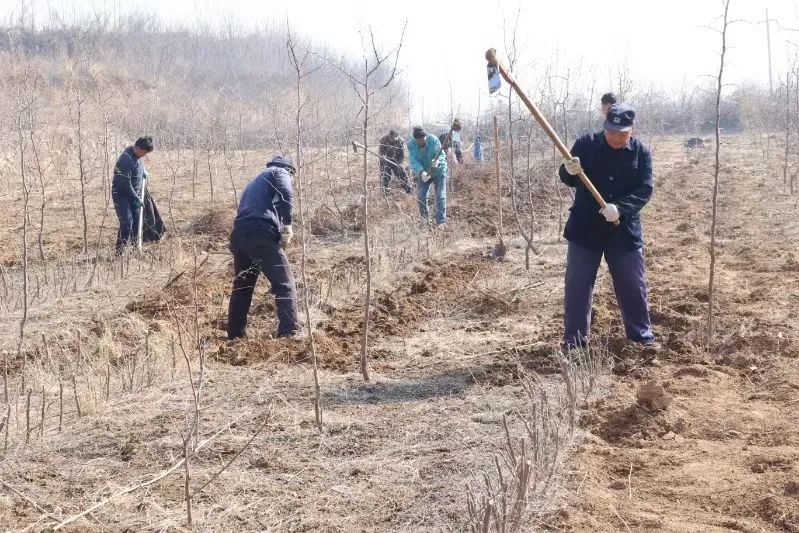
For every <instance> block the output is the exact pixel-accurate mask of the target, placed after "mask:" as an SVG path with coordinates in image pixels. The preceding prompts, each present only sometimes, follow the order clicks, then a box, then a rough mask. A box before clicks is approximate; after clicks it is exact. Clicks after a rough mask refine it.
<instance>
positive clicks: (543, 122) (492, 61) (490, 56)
mask: <svg viewBox="0 0 799 533" xmlns="http://www.w3.org/2000/svg"><path fill="white" fill-rule="evenodd" d="M486 61H488V65H489V66H492V67H493V66H496V67H498V68H499V72H500V74H502V77H503V78H505V81H507V82H508V85H510V86H511V87H512V88H513V90H514V91H516V94H517V95H519V98H521V100H522V102H524V105H526V106H527V109H528V110H530V113H531V114H532V115H533V118H535V120H536V122H538V124H539V125H540V126H541V128H542V129H543V130H544V131H545V132H546V134H547V135H548V136H549V138H550V139H552V142H553V143H555V147H556V148H557V149H558V151H559V152H560V155H561V156H563V157H564V158H567V159H571V158H572V155H571V152H569V149H568V148H566V145H565V144H563V141H561V140H560V137H558V134H557V133H555V130H554V129H552V126H551V125H550V124H549V121H548V120H547V119H546V117H545V116H544V115H543V114H542V113H541V111H539V110H538V107H537V106H536V105H535V104H534V103H533V102H532V101H531V100H530V99H529V98H528V97H527V95H526V94H525V93H524V91H523V90H522V88H521V87H519V84H518V83H516V80H514V79H513V76H511V75H510V73H509V72H508V71H507V70H506V69H505V67H504V66H503V65H502V63H500V62H499V61H497V50H496V48H490V49H489V50H488V51H486ZM578 176H579V178H580V181H581V182H582V183H583V185H584V186H585V188H586V189H588V192H590V193H591V196H593V197H594V200H596V202H597V203H598V204H599V207H601V208H602V209H604V208H605V207H607V205H608V204H607V202H605V199H604V198H602V195H601V194H599V191H598V190H597V189H596V187H594V184H593V183H591V180H590V179H589V178H588V176H587V175H586V173H585V172H583V171H582V170H580V173H579V174H578ZM612 224H613V225H614V226H618V225H619V221H618V220H617V221H615V222H613V223H612Z"/></svg>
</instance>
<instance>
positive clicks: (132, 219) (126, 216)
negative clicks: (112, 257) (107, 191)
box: [111, 191, 140, 255]
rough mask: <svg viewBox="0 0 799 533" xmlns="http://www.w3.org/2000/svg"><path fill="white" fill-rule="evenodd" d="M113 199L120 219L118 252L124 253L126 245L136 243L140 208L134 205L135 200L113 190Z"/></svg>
mask: <svg viewBox="0 0 799 533" xmlns="http://www.w3.org/2000/svg"><path fill="white" fill-rule="evenodd" d="M111 200H112V201H113V202H114V210H115V211H116V212H117V218H118V219H119V230H118V231H117V243H116V247H115V249H116V253H117V255H119V254H121V253H122V250H123V248H124V247H125V246H128V245H133V244H135V243H136V238H137V235H138V229H139V213H140V209H137V208H135V207H133V202H132V201H131V200H130V199H128V198H126V197H124V196H122V195H120V194H116V193H115V192H114V191H112V192H111Z"/></svg>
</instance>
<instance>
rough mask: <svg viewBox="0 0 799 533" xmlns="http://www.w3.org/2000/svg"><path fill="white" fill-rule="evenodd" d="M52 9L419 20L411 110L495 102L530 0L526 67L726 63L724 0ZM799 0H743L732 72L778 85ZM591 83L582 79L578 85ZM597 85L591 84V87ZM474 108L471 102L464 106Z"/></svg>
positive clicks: (242, 0) (329, 33)
mask: <svg viewBox="0 0 799 533" xmlns="http://www.w3.org/2000/svg"><path fill="white" fill-rule="evenodd" d="M25 3H26V4H27V5H32V6H33V9H34V10H36V11H37V12H38V13H40V14H42V15H44V14H45V13H46V12H47V9H48V6H49V7H51V8H54V9H56V10H58V11H60V12H66V13H69V12H82V11H85V10H99V11H102V10H108V9H117V10H130V9H142V10H145V11H147V12H153V13H157V14H158V15H159V16H160V17H161V18H163V19H164V20H165V21H168V22H177V23H181V24H191V22H192V21H193V20H197V19H204V20H221V19H224V18H232V19H234V20H236V21H238V22H239V23H240V24H241V25H242V26H244V27H247V26H257V25H259V24H264V23H269V22H279V23H283V22H285V21H286V20H288V21H289V22H290V24H291V25H292V26H293V27H294V28H295V29H296V30H297V31H299V32H301V33H304V34H306V35H308V36H310V37H311V38H312V39H313V40H314V41H316V42H319V43H323V42H324V43H326V44H328V45H330V46H332V47H334V48H336V49H338V50H341V51H342V52H345V53H351V54H359V53H360V51H361V38H360V31H362V30H363V29H365V28H366V27H367V26H371V27H372V28H373V30H374V31H375V33H376V34H377V36H378V38H379V39H380V41H381V42H382V43H384V44H385V45H386V46H390V45H393V44H396V42H397V40H398V38H399V35H400V31H401V29H402V25H403V23H404V21H405V20H407V21H408V28H407V32H406V36H405V45H404V47H403V50H402V55H401V61H400V63H401V65H402V68H403V76H404V77H405V80H406V81H407V83H408V86H409V87H410V90H411V104H412V107H411V115H412V117H411V119H412V121H417V120H419V119H421V118H422V115H423V114H424V115H425V116H424V118H427V119H429V118H435V115H436V114H438V113H444V112H448V111H449V109H450V99H451V96H452V100H453V101H454V102H455V111H458V110H459V109H458V108H459V107H460V108H461V109H460V111H461V112H464V114H465V113H468V112H473V111H475V109H473V108H475V107H476V103H477V99H478V93H482V96H481V102H482V105H483V106H485V105H487V104H486V102H487V101H488V96H487V94H488V93H487V90H486V88H485V60H484V59H483V54H484V52H485V50H486V49H487V48H489V47H496V48H497V49H499V50H500V52H501V56H504V44H503V28H507V29H508V31H510V30H512V28H513V26H514V25H515V20H516V16H517V11H518V8H519V5H521V6H522V7H521V15H520V18H519V23H518V33H517V39H518V44H519V48H520V57H519V63H518V65H517V67H516V69H515V72H516V73H517V77H518V78H519V79H520V80H522V81H523V82H524V81H525V80H532V79H535V78H536V77H540V75H541V73H542V72H543V71H544V69H545V68H546V66H547V65H554V64H555V63H557V65H558V70H559V72H560V73H564V72H565V71H566V68H567V67H568V68H569V69H570V70H569V74H570V76H571V77H572V78H573V79H574V80H575V84H579V85H582V84H585V83H587V82H586V80H587V79H594V80H596V89H595V91H598V92H600V93H601V92H604V91H605V90H609V89H612V88H613V84H612V82H611V77H612V75H613V73H614V72H615V71H617V70H618V69H619V68H620V67H622V66H624V65H626V67H627V69H628V71H629V73H630V76H631V77H632V78H633V81H634V84H635V85H634V86H635V87H636V88H639V89H640V88H644V87H647V86H649V85H651V84H657V85H658V86H662V87H666V88H678V87H680V85H681V84H685V85H687V86H694V85H697V84H704V83H706V82H707V78H706V76H707V75H711V74H715V73H717V71H718V54H719V51H720V36H719V35H718V34H717V33H715V32H713V31H712V30H710V29H708V27H709V26H716V27H719V22H720V21H719V17H720V15H721V9H722V4H721V1H720V0H660V1H653V0H639V1H638V2H603V1H598V0H547V1H541V0H528V1H522V2H519V1H518V0H508V1H504V2H497V1H486V2H469V1H459V2H455V1H448V0H393V1H381V0H225V1H221V0H166V1H165V0H124V1H119V0H111V1H107V2H104V1H100V0H49V1H48V0H26V1H25ZM798 4H799V0H762V1H756V0H732V3H731V8H730V19H735V20H739V21H741V22H738V23H736V24H734V25H733V26H732V27H731V29H730V32H729V36H728V42H729V46H730V50H729V55H728V60H729V67H728V71H727V81H728V82H729V83H732V84H734V83H740V82H741V81H744V80H746V81H753V82H756V83H760V84H762V85H763V86H767V85H768V61H767V39H766V25H765V24H764V23H763V22H762V21H763V20H764V19H765V18H766V8H768V10H769V18H771V19H775V20H774V22H772V24H771V45H772V58H773V67H774V84H775V86H776V85H777V84H778V83H779V80H780V79H782V75H783V73H784V72H785V69H786V64H787V61H788V57H790V56H793V55H794V53H795V51H796V50H797V46H796V45H795V44H793V43H799V31H794V30H792V29H791V28H795V29H799V5H798ZM19 6H20V0H0V16H3V17H7V16H8V15H9V13H11V12H12V11H15V10H18V9H19ZM581 88H582V87H575V90H577V91H579V90H580V89H581ZM586 90H587V88H586ZM464 108H468V109H464Z"/></svg>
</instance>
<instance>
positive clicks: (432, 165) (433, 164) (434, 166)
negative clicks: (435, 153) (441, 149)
mask: <svg viewBox="0 0 799 533" xmlns="http://www.w3.org/2000/svg"><path fill="white" fill-rule="evenodd" d="M440 161H441V160H440V159H439V158H436V160H435V161H433V162H432V163H431V164H430V168H438V164H439V162H440Z"/></svg>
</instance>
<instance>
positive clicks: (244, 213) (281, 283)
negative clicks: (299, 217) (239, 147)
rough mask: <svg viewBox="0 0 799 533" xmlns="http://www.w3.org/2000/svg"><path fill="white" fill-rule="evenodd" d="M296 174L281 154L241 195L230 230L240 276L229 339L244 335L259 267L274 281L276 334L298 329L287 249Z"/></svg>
mask: <svg viewBox="0 0 799 533" xmlns="http://www.w3.org/2000/svg"><path fill="white" fill-rule="evenodd" d="M293 174H294V162H293V161H292V160H291V158H289V157H284V156H276V157H274V158H273V159H272V161H270V162H269V163H267V165H266V170H264V171H263V172H261V173H260V174H259V175H257V176H256V177H254V178H253V179H252V180H251V181H250V183H248V184H247V186H246V187H245V188H244V192H243V193H242V194H241V200H239V210H238V214H237V215H236V220H235V221H234V222H233V232H232V233H231V234H230V251H231V252H233V268H234V270H235V274H236V277H235V278H234V280H233V292H232V294H231V295H230V306H229V308H228V326H227V336H228V339H231V340H232V339H236V338H239V337H243V336H244V335H245V330H246V327H247V313H248V312H249V310H250V303H251V302H252V294H253V290H255V282H256V281H258V273H259V272H263V273H264V276H266V279H268V280H269V283H271V284H272V294H274V295H275V306H276V307H277V319H278V328H277V336H278V337H289V336H291V335H292V334H294V333H295V332H296V331H297V330H298V329H299V323H298V320H297V293H296V288H295V285H294V276H293V275H292V273H291V265H290V264H289V260H288V257H287V256H286V252H285V251H283V248H285V247H286V246H288V244H289V242H291V238H292V237H293V235H294V233H293V231H292V229H291V217H292V209H293V202H294V194H293V192H292V188H291V176H292V175H293Z"/></svg>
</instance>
